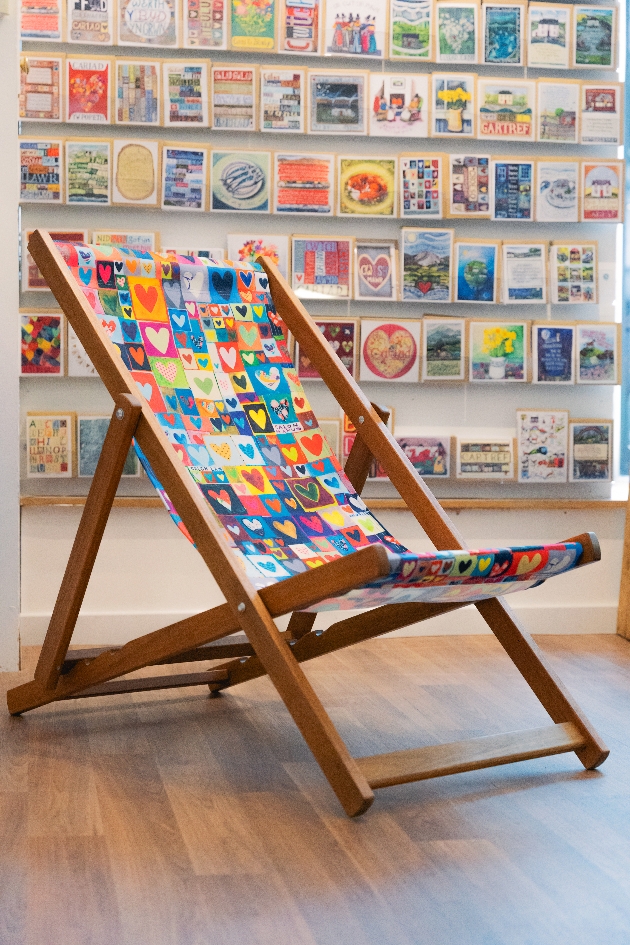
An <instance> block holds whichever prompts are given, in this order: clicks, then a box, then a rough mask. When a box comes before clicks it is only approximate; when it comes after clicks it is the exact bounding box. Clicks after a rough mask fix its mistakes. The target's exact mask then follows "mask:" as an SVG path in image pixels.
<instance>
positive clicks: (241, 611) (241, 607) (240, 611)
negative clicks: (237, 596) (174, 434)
mask: <svg viewBox="0 0 630 945" xmlns="http://www.w3.org/2000/svg"><path fill="white" fill-rule="evenodd" d="M236 609H237V610H238V612H239V614H242V613H243V612H244V610H245V604H243V603H240V604H239V605H238V607H237V608H236Z"/></svg>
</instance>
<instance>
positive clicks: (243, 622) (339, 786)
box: [7, 231, 608, 816]
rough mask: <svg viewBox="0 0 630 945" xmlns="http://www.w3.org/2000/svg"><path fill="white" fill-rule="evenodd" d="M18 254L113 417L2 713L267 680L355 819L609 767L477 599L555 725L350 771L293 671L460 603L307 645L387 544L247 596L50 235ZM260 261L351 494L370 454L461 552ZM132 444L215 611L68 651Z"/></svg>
mask: <svg viewBox="0 0 630 945" xmlns="http://www.w3.org/2000/svg"><path fill="white" fill-rule="evenodd" d="M29 251H30V252H31V255H32V256H33V258H34V260H35V262H36V263H37V265H38V267H39V269H40V271H41V272H42V275H43V276H44V278H45V279H46V281H47V283H48V284H49V286H50V287H51V289H52V291H53V293H54V295H55V297H56V299H57V301H58V302H59V305H60V306H61V308H62V310H63V311H64V313H65V314H66V316H67V317H68V319H69V321H70V324H71V325H72V327H73V328H74V330H75V331H76V333H77V335H78V337H79V340H80V341H81V342H82V343H83V345H84V347H85V348H86V351H87V353H88V355H89V357H90V359H91V360H92V362H93V363H94V365H95V366H96V368H97V370H98V372H99V374H100V376H101V379H102V380H103V382H104V383H105V385H106V387H107V389H108V391H109V393H110V394H111V396H112V398H113V399H114V403H115V407H114V414H113V416H112V422H111V424H110V429H109V432H108V435H107V438H106V441H105V445H104V448H103V451H102V454H101V458H100V460H99V464H98V467H97V470H96V475H95V477H94V480H93V483H92V487H91V489H90V495H89V496H88V500H87V503H86V506H85V510H84V513H83V517H82V519H81V524H80V526H79V530H78V532H77V537H76V539H75V543H74V545H73V549H72V553H71V556H70V560H69V563H68V567H67V569H66V573H65V576H64V579H63V582H62V585H61V589H60V592H59V596H58V598H57V603H56V605H55V609H54V611H53V616H52V619H51V623H50V626H49V629H48V633H47V636H46V641H45V644H44V647H43V649H42V654H41V656H40V660H39V663H38V667H37V671H36V674H35V678H34V680H33V681H32V682H30V683H27V684H25V685H24V686H19V687H17V688H15V689H12V690H10V691H9V693H8V696H7V701H8V705H9V711H10V712H12V713H13V714H19V713H21V712H25V711H27V710H29V709H32V708H35V707H37V706H41V705H45V704H47V703H50V702H54V701H59V700H63V699H72V698H83V697H86V696H87V697H92V696H97V695H106V694H114V693H122V692H143V691H150V690H152V689H161V688H167V687H168V688H177V687H179V686H189V685H205V686H209V688H210V689H211V690H212V691H216V690H219V689H225V688H228V687H230V686H233V685H236V684H238V683H240V682H245V681H247V680H248V679H253V678H255V677H257V676H261V675H263V674H268V675H269V677H270V679H271V681H272V682H273V684H274V685H275V687H276V689H277V691H278V693H279V695H280V697H281V699H282V700H283V701H284V703H285V705H286V707H287V709H288V710H289V712H290V713H291V715H292V717H293V719H294V721H295V722H296V724H297V726H298V728H299V729H300V731H301V733H302V735H303V736H304V739H305V741H306V742H307V744H308V746H309V747H310V749H311V751H312V752H313V755H314V757H315V758H316V760H317V761H318V763H319V765H320V767H321V769H322V771H323V773H324V774H325V776H326V777H327V778H328V781H329V783H330V785H331V787H332V788H333V790H334V791H335V793H336V795H337V797H338V798H339V801H340V802H341V804H342V806H343V807H344V810H345V811H346V812H347V813H348V814H349V815H351V816H356V815H357V814H361V813H363V812H364V811H366V810H367V809H368V807H369V806H370V805H371V803H372V801H373V799H374V794H373V788H375V787H382V786H385V785H386V784H394V783H401V782H402V781H406V780H420V779H422V778H425V777H435V776H437V775H439V774H448V773H455V772H456V771H465V770H470V769H472V768H479V767H486V766H488V765H494V764H506V763H508V762H511V761H517V760H521V759H524V758H534V757H541V756H542V755H546V754H553V753H556V752H561V751H575V752H576V754H577V755H578V757H579V758H580V760H581V762H582V764H584V765H585V767H588V768H591V767H596V766H597V765H599V764H601V763H602V761H603V760H604V759H605V758H606V756H607V754H608V751H607V749H606V747H605V745H604V744H603V743H602V742H601V740H600V738H599V736H598V735H597V733H596V732H595V731H594V730H593V728H592V727H591V725H590V723H589V722H588V720H587V719H586V718H585V717H584V716H583V715H582V713H581V711H580V709H579V708H578V706H577V705H576V704H575V702H574V701H573V700H572V698H571V696H570V695H569V694H568V692H567V691H566V690H565V689H564V687H563V686H562V684H561V683H560V681H559V680H558V679H557V677H556V676H555V674H554V673H553V670H552V668H551V666H550V665H549V664H548V662H547V661H546V659H545V657H544V656H543V654H541V653H540V652H539V650H538V648H537V647H536V645H535V643H534V642H533V640H532V639H531V637H530V636H529V634H528V633H527V631H526V630H525V629H524V628H523V627H522V626H521V625H520V623H519V621H518V620H517V618H516V617H515V615H514V614H513V613H512V611H511V610H510V608H509V607H508V606H507V605H506V604H505V602H504V601H503V600H502V599H501V598H493V599H487V600H483V601H478V602H476V603H475V604H474V606H476V607H477V609H478V610H479V613H480V614H481V615H482V617H483V618H484V620H485V621H486V622H487V624H488V626H489V627H490V629H491V630H492V632H493V633H494V634H495V636H496V637H497V639H498V640H499V641H500V643H501V644H502V646H503V647H504V649H505V651H506V652H507V654H508V655H509V656H510V658H511V660H512V661H513V663H514V664H515V666H516V667H517V668H518V669H519V671H520V672H521V674H522V675H523V677H524V678H525V680H526V681H527V683H528V684H529V686H530V687H531V689H532V690H533V692H534V693H535V694H536V695H537V697H538V698H539V700H540V702H541V703H542V705H543V706H544V707H545V708H546V709H547V711H548V713H549V715H550V716H551V719H552V721H553V722H554V723H556V724H555V725H553V726H551V727H548V728H546V729H540V730H535V731H534V732H530V733H512V734H509V735H505V736H487V737H486V738H485V739H472V740H471V741H469V742H465V743H463V742H462V743H454V744H452V745H446V746H439V747H434V746H431V747H430V748H421V749H413V750H411V751H408V752H394V753H393V754H389V755H376V756H373V757H371V758H362V759H361V758H360V759H355V758H352V756H351V755H350V753H349V752H348V749H347V747H346V746H345V744H344V743H343V741H342V740H341V738H340V737H339V734H338V732H337V731H336V729H335V727H334V726H333V724H332V722H331V720H330V718H329V716H328V714H327V713H326V711H325V710H324V707H323V706H322V704H321V702H320V700H319V699H318V697H317V695H316V694H315V692H314V690H313V689H312V687H311V685H310V683H309V681H308V679H307V678H306V676H305V675H304V672H303V670H302V669H301V666H300V664H301V663H302V662H304V661H307V660H310V659H313V658H315V657H316V656H321V655H324V654H325V653H330V652H333V651H334V650H337V649H340V648H342V647H345V646H350V645H352V644H353V643H356V642H359V641H361V640H367V639H370V638H371V637H374V636H378V635H380V634H383V633H386V632H388V631H390V630H394V629H397V628H400V627H404V626H408V625H409V624H411V623H417V622H419V621H421V620H426V619H429V618H430V617H432V616H436V615H438V614H440V613H446V612H448V611H451V610H455V609H458V608H461V607H465V606H467V603H466V602H465V601H464V602H454V603H441V604H431V603H418V604H409V603H405V604H390V605H387V606H383V607H379V608H376V609H374V610H372V611H369V612H368V613H355V614H353V615H352V616H350V617H347V618H345V619H343V620H340V621H338V622H337V623H336V624H334V625H333V626H332V627H330V628H329V629H328V630H327V631H325V632H323V633H322V632H314V631H313V630H312V627H313V624H314V620H315V617H314V614H312V613H310V612H306V611H305V608H307V607H310V606H313V605H316V604H317V603H319V602H321V601H323V600H326V599H327V598H330V597H333V598H334V597H338V596H342V595H344V594H346V593H347V592H348V591H350V590H352V589H354V588H355V587H362V586H365V585H366V584H369V583H371V582H372V581H374V580H376V579H378V578H379V577H384V576H386V575H388V574H390V573H391V568H392V561H391V556H390V553H389V552H388V551H387V549H386V548H385V546H384V545H370V546H369V547H368V548H364V549H362V550H360V551H357V552H355V553H354V554H352V555H350V556H347V557H345V558H339V559H337V560H335V561H332V562H330V563H327V564H324V565H323V566H321V567H318V568H316V569H314V570H311V571H308V572H304V573H302V574H299V575H296V576H295V577H291V578H289V579H287V580H286V581H283V582H280V583H278V584H274V585H272V586H270V587H267V588H264V589H263V590H260V591H258V590H256V588H255V587H254V586H253V585H252V583H251V582H250V581H249V579H248V577H247V576H246V574H245V573H244V571H243V570H242V568H241V566H240V563H239V562H238V561H237V560H236V557H235V556H234V554H233V552H232V550H231V548H230V547H229V545H228V543H227V541H226V539H225V536H224V534H223V531H222V529H221V527H220V525H219V523H218V522H217V521H216V520H215V518H214V517H213V515H212V514H211V513H210V511H209V509H208V507H207V505H206V503H205V501H204V499H203V497H202V495H201V494H200V491H199V489H198V488H197V486H196V485H195V483H194V482H193V481H192V478H191V477H190V475H189V474H188V472H187V471H186V470H185V469H184V467H183V466H182V464H181V463H179V462H178V460H177V459H176V458H175V456H174V453H173V450H172V447H171V444H170V443H169V441H168V440H167V438H166V436H165V434H164V431H163V430H162V428H161V427H160V424H159V422H158V420H157V418H156V417H155V416H154V415H153V413H152V411H151V410H150V408H149V406H148V404H147V403H146V402H145V401H144V400H140V399H138V397H137V388H136V384H135V381H134V379H133V377H132V376H131V374H130V372H129V371H128V370H127V368H126V367H125V365H124V364H123V362H122V360H121V359H120V357H119V356H118V352H117V350H116V349H115V348H114V346H113V345H112V343H111V341H110V340H109V339H108V338H107V337H106V336H105V334H104V333H103V332H102V331H101V328H100V324H99V319H98V318H97V316H96V315H95V314H94V312H93V311H92V309H91V307H90V306H89V304H88V302H87V300H86V298H85V296H84V295H83V293H82V291H81V289H80V288H79V287H78V285H77V284H76V283H75V281H74V279H73V278H72V276H71V274H70V272H69V270H68V267H67V266H66V263H65V262H64V260H63V258H62V256H61V254H60V253H59V251H58V249H57V248H56V247H55V245H54V243H53V242H52V240H51V238H50V236H49V234H47V233H42V232H41V231H36V232H35V233H34V235H33V236H32V238H31V240H30V241H29ZM259 261H260V262H262V265H263V266H264V268H265V270H266V272H267V275H268V277H269V285H270V289H271V293H272V297H273V300H274V303H275V305H276V308H277V310H278V312H279V314H280V316H281V317H282V318H283V319H284V321H285V322H286V324H287V325H288V327H289V329H290V330H291V332H292V333H293V335H294V336H295V337H296V338H297V340H298V342H299V344H300V346H301V347H302V348H303V349H304V351H305V352H306V354H307V355H308V357H309V358H310V360H311V361H312V363H313V364H314V366H315V367H316V368H317V370H318V371H319V373H320V375H321V377H322V378H323V379H324V381H325V382H326V383H327V385H328V387H329V389H330V390H331V392H332V393H333V395H334V396H335V397H336V399H337V401H338V403H339V404H340V405H341V407H342V409H343V410H344V411H345V413H346V414H347V415H348V416H349V417H350V419H351V420H352V422H353V423H354V425H355V427H356V429H357V437H356V440H355V448H354V449H353V451H352V454H351V461H349V463H348V468H347V473H348V476H349V478H350V481H351V482H352V484H353V486H354V488H355V489H356V490H357V491H359V492H360V490H361V489H362V487H363V484H364V482H365V476H366V475H367V469H368V467H369V463H370V462H371V460H372V457H374V458H375V459H377V460H378V462H379V463H380V464H381V465H382V466H383V467H384V469H385V470H386V472H387V475H388V476H389V478H390V479H391V481H392V482H393V483H394V485H395V486H396V488H397V489H398V491H399V493H400V495H401V496H402V498H403V499H404V500H405V502H406V504H407V506H408V508H409V509H410V511H411V512H412V513H413V515H414V516H415V517H416V519H417V520H418V522H419V523H420V525H421V526H422V528H423V529H424V531H425V533H426V534H427V536H428V537H429V539H430V540H431V541H432V542H433V544H434V545H435V547H436V548H438V549H461V548H464V547H465V545H464V541H463V538H462V537H461V536H460V535H459V533H458V532H457V531H456V529H455V528H454V526H453V524H452V523H451V522H450V520H449V519H448V517H447V516H446V514H445V512H444V510H443V509H442V508H441V506H440V504H439V503H438V501H437V500H436V499H435V497H434V496H433V495H432V493H431V492H430V490H429V489H428V487H427V486H426V485H425V484H424V482H423V481H422V479H420V477H419V476H418V475H417V473H416V471H415V469H414V468H413V466H412V465H411V464H410V462H409V461H408V459H407V457H406V456H405V455H404V453H403V452H402V451H401V449H400V448H399V446H398V444H397V443H396V441H395V439H394V437H393V436H392V435H391V433H390V432H389V431H388V430H387V427H386V424H385V422H384V420H385V419H386V412H385V411H383V409H382V408H379V407H378V406H377V405H374V404H370V402H369V401H368V400H367V399H366V398H365V396H364V395H363V392H362V391H361V390H360V388H359V387H358V385H357V384H356V383H355V382H354V380H353V379H352V378H351V377H350V375H349V374H348V372H347V371H346V370H345V369H344V367H343V365H342V364H341V362H340V361H339V359H338V358H337V356H336V355H335V353H334V352H333V351H332V350H331V349H330V347H329V346H328V345H327V344H326V342H325V340H324V339H323V338H322V336H321V334H320V332H319V331H318V330H317V327H316V325H315V323H314V322H313V321H312V319H311V318H310V316H309V315H308V313H307V312H306V311H305V309H304V308H303V306H302V305H301V304H300V302H299V300H298V299H297V298H296V297H295V295H294V293H293V292H292V291H291V289H290V288H289V286H288V285H287V283H286V281H285V280H284V279H283V278H282V276H281V275H280V273H279V272H278V270H277V268H276V267H275V266H274V265H273V264H271V263H269V261H268V260H259ZM132 437H134V438H135V440H136V441H137V443H138V445H139V446H140V448H141V449H142V451H143V453H144V454H145V456H146V457H147V459H148V461H149V463H150V464H151V466H152V468H153V471H154V473H155V475H156V476H157V478H158V479H159V480H160V482H161V483H162V485H163V487H164V489H165V491H166V493H167V495H168V496H169V498H170V500H171V501H172V503H173V505H174V506H175V508H176V509H177V511H178V514H179V515H180V517H181V519H182V522H183V524H184V525H185V527H186V529H187V530H188V532H189V534H190V536H191V537H192V539H193V541H194V543H195V545H196V547H197V550H198V552H199V554H200V555H201V557H202V558H203V560H204V562H205V563H206V565H207V566H208V568H209V570H210V572H211V573H212V574H213V576H214V578H215V580H216V581H217V584H218V586H219V588H220V590H221V592H222V593H223V594H224V596H225V600H226V603H225V604H223V605H221V606H219V607H215V608H213V609H212V610H209V611H205V612H204V613H202V614H197V615H195V616H194V617H190V618H187V619H186V620H182V621H178V622H177V623H174V624H171V625H170V626H168V627H164V628H162V629H161V630H157V631H154V632H153V633H149V634H145V635H144V636H142V637H139V638H138V639H136V640H133V641H131V642H130V643H127V644H125V645H124V646H122V647H120V648H99V649H98V650H97V651H95V650H93V649H92V650H87V651H86V650H83V651H79V652H75V653H72V652H71V653H68V647H69V644H70V640H71V637H72V632H73V630H74V626H75V623H76V619H77V616H78V613H79V610H80V607H81V603H82V600H83V596H84V594H85V590H86V587H87V582H88V580H89V576H90V573H91V570H92V567H93V564H94V560H95V557H96V554H97V552H98V547H99V545H100V541H101V539H102V535H103V531H104V528H105V524H106V522H107V518H108V515H109V511H110V509H111V506H112V502H113V498H114V494H115V491H116V488H117V485H118V482H119V480H120V475H121V473H122V467H123V464H124V459H125V457H126V455H127V452H128V449H129V445H130V443H131V439H132ZM576 540H578V541H580V542H581V544H582V546H583V548H584V552H583V555H582V559H581V561H580V564H585V563H589V562H590V561H595V560H597V558H598V556H599V549H598V546H597V545H596V541H594V540H593V539H592V538H591V537H590V536H589V535H585V536H578V538H577V539H576ZM288 613H292V617H291V621H290V623H289V629H288V630H287V632H286V633H281V632H280V631H279V629H278V627H277V625H276V622H275V619H274V618H275V617H277V616H280V615H283V614H288ZM239 630H241V631H243V632H244V634H245V638H246V639H245V641H243V640H242V638H241V639H239V640H238V642H236V641H230V640H227V641H226V642H225V643H221V644H218V643H217V641H220V640H223V639H224V638H226V637H230V636H232V635H233V634H234V633H235V632H237V631H239ZM213 647H214V648H213ZM219 654H221V658H223V657H224V656H231V657H233V658H232V659H228V661H227V662H225V663H223V664H220V665H218V666H216V665H215V666H213V667H212V668H211V669H209V670H206V671H204V672H198V673H185V674H179V675H178V674H175V675H164V676H153V677H149V678H142V679H137V678H134V679H128V678H127V679H125V678H121V677H124V676H127V675H128V674H130V673H133V672H134V671H135V670H138V669H141V668H143V667H145V666H151V665H161V664H168V663H177V662H184V661H190V662H199V661H201V660H206V659H215V658H216V657H217V656H218V655H219Z"/></svg>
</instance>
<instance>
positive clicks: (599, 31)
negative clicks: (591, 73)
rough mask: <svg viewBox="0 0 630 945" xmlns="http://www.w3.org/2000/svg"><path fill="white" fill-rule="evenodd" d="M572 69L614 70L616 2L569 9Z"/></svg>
mask: <svg viewBox="0 0 630 945" xmlns="http://www.w3.org/2000/svg"><path fill="white" fill-rule="evenodd" d="M573 34H574V35H573V48H572V54H573V55H572V62H571V66H572V68H573V69H614V68H615V66H616V65H617V63H616V52H617V5H616V4H606V5H604V6H581V5H580V6H577V5H576V6H575V7H574V8H573Z"/></svg>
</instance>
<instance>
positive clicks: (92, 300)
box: [83, 289, 96, 308]
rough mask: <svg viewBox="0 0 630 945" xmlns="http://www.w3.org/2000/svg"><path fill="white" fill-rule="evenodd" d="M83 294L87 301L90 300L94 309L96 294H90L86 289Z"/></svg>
mask: <svg viewBox="0 0 630 945" xmlns="http://www.w3.org/2000/svg"><path fill="white" fill-rule="evenodd" d="M83 293H84V295H85V297H86V299H87V300H88V302H89V303H90V305H91V307H92V308H94V306H95V305H96V293H95V292H88V291H87V290H86V289H84V290H83Z"/></svg>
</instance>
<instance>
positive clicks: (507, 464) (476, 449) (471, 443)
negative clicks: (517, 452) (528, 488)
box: [455, 434, 514, 479]
mask: <svg viewBox="0 0 630 945" xmlns="http://www.w3.org/2000/svg"><path fill="white" fill-rule="evenodd" d="M456 456H457V468H456V472H455V476H456V478H457V479H513V478H514V441H513V440H512V438H511V437H494V438H491V439H489V438H487V436H484V435H483V434H482V435H481V436H479V437H474V436H470V435H467V436H465V437H457V447H456Z"/></svg>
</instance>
